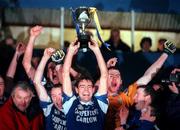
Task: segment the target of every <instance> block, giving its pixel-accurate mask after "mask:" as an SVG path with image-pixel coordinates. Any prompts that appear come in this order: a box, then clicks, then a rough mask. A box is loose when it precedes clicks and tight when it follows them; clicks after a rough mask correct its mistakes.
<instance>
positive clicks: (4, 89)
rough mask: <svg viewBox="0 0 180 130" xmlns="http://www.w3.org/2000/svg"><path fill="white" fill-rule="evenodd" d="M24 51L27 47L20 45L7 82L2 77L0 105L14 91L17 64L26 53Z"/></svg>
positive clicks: (7, 76)
mask: <svg viewBox="0 0 180 130" xmlns="http://www.w3.org/2000/svg"><path fill="white" fill-rule="evenodd" d="M24 50H25V45H24V44H22V43H18V45H17V47H16V51H15V53H14V56H13V59H12V61H11V63H10V65H9V68H8V71H7V73H6V78H5V81H4V79H3V77H2V76H0V105H3V104H4V102H5V101H6V99H7V98H8V97H9V95H10V93H11V91H12V89H13V85H14V75H15V73H16V68H17V62H18V61H19V57H20V56H21V55H22V54H23V53H24Z"/></svg>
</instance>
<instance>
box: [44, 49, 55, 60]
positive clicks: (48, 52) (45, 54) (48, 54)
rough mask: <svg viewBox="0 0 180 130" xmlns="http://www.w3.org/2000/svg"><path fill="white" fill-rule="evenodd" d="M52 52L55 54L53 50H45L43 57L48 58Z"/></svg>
mask: <svg viewBox="0 0 180 130" xmlns="http://www.w3.org/2000/svg"><path fill="white" fill-rule="evenodd" d="M54 52H55V49H54V48H46V49H45V50H44V56H45V57H48V58H49V57H50V56H51V55H52V54H53V53H54Z"/></svg>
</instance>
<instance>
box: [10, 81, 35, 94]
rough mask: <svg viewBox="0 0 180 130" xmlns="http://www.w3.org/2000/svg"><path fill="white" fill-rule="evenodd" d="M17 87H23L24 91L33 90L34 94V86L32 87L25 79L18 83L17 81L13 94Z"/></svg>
mask: <svg viewBox="0 0 180 130" xmlns="http://www.w3.org/2000/svg"><path fill="white" fill-rule="evenodd" d="M17 88H21V89H22V90H24V91H30V92H32V94H33V89H32V87H31V86H30V85H29V84H28V83H27V82H25V81H19V82H18V83H16V84H15V87H14V88H13V90H12V92H11V95H13V94H14V92H15V90H16V89H17Z"/></svg>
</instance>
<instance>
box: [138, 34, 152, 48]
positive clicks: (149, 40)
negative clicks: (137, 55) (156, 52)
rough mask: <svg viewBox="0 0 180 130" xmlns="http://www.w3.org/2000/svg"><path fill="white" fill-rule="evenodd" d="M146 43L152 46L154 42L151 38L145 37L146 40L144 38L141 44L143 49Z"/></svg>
mask: <svg viewBox="0 0 180 130" xmlns="http://www.w3.org/2000/svg"><path fill="white" fill-rule="evenodd" d="M145 42H148V43H149V44H150V46H152V40H151V38H150V37H144V38H142V40H141V42H140V46H141V48H142V47H143V44H144V43H145Z"/></svg>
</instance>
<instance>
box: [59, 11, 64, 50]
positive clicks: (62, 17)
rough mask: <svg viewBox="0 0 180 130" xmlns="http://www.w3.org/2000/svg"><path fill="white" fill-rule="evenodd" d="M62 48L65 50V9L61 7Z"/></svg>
mask: <svg viewBox="0 0 180 130" xmlns="http://www.w3.org/2000/svg"><path fill="white" fill-rule="evenodd" d="M60 21H61V23H60V39H61V40H60V48H61V49H63V48H64V7H61V17H60Z"/></svg>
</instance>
